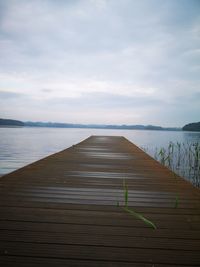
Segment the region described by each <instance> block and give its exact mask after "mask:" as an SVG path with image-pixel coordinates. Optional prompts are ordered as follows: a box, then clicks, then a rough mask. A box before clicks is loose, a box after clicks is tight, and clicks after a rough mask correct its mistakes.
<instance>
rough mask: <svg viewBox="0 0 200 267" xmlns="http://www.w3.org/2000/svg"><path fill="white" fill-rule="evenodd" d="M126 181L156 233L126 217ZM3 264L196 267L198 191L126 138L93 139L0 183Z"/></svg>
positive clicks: (199, 259) (134, 205)
mask: <svg viewBox="0 0 200 267" xmlns="http://www.w3.org/2000/svg"><path fill="white" fill-rule="evenodd" d="M124 181H125V183H126V185H127V187H128V206H129V207H130V208H131V209H133V210H134V211H136V212H138V213H139V214H143V215H144V216H145V218H148V219H149V220H151V221H152V222H153V223H154V224H155V225H156V227H157V229H152V228H151V227H150V226H149V225H148V224H146V223H145V222H144V221H143V220H141V219H140V218H138V217H135V216H132V215H130V214H129V213H127V212H126V211H124V209H123V207H124V205H125V198H124V193H125V190H124V187H123V183H124ZM177 199H178V200H177ZM0 266H9V267H10V266H11V267H12V266H22V267H24V266H44V267H45V266H48V267H50V266H58V267H59V266H89V267H90V266H105V267H106V266H117V267H118V266H125V267H126V266H127V267H128V266H136V267H137V266H139V267H141V266H147V267H153V266H154V267H158V266H160V267H164V266H165V267H166V266H171V267H172V266H200V192H199V189H197V188H194V187H193V186H192V185H191V184H190V183H189V182H186V181H184V180H183V179H182V178H180V177H177V176H175V175H174V174H173V173H172V172H171V171H169V170H168V169H167V168H165V167H163V166H161V165H160V164H159V163H157V162H156V161H155V160H153V159H152V158H151V157H150V156H148V155H147V154H145V153H144V152H143V151H142V150H140V149H139V148H138V147H136V146H135V145H134V144H132V143H130V142H129V141H128V140H127V139H125V138H124V137H117V136H115V137H114V136H91V137H90V138H88V139H86V140H84V141H83V142H81V143H79V144H77V145H75V146H73V147H70V148H68V149H66V150H64V151H61V152H59V153H56V154H54V155H52V156H49V157H47V158H45V159H42V160H40V161H38V162H35V163H33V164H31V165H28V166H26V167H24V168H22V169H19V170H17V171H15V172H13V173H10V174H8V175H5V176H3V177H1V179H0Z"/></svg>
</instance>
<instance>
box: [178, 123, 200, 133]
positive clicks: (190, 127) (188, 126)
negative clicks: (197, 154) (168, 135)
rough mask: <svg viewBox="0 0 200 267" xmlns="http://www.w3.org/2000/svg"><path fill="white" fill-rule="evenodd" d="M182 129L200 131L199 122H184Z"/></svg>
mask: <svg viewBox="0 0 200 267" xmlns="http://www.w3.org/2000/svg"><path fill="white" fill-rule="evenodd" d="M182 130H183V131H194V132H200V122H193V123H189V124H186V125H185V126H184V127H183V128H182Z"/></svg>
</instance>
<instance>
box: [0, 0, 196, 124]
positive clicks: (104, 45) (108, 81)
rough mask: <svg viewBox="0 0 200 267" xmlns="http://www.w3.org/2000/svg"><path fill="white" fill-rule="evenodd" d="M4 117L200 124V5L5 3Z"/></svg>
mask: <svg viewBox="0 0 200 267" xmlns="http://www.w3.org/2000/svg"><path fill="white" fill-rule="evenodd" d="M0 117H2V118H13V119H19V120H23V121H26V120H32V121H55V122H72V123H105V124H145V125H146V124H154V125H162V126H183V125H184V124H186V123H188V122H195V121H200V1H199V0H167V1H164V0H135V1H134V0H0Z"/></svg>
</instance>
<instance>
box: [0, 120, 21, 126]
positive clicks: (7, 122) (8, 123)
mask: <svg viewBox="0 0 200 267" xmlns="http://www.w3.org/2000/svg"><path fill="white" fill-rule="evenodd" d="M0 126H24V123H23V122H22V121H17V120H8V119H0Z"/></svg>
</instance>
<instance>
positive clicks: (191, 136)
mask: <svg viewBox="0 0 200 267" xmlns="http://www.w3.org/2000/svg"><path fill="white" fill-rule="evenodd" d="M90 135H103V136H104V137H101V138H105V136H106V135H113V136H116V135H117V136H124V137H126V138H127V139H129V140H130V141H131V142H133V143H135V144H136V145H138V146H139V147H144V148H146V149H147V150H148V151H147V152H149V153H150V154H151V153H152V154H153V153H154V152H153V151H154V150H155V148H156V147H158V148H159V147H167V146H168V144H169V142H170V141H173V142H186V141H189V142H193V141H195V142H196V141H198V142H200V133H197V132H182V131H179V132H169V131H148V130H146V131H142V130H104V129H64V128H28V127H27V128H26V127H24V128H0V175H2V174H6V173H9V172H11V171H13V170H16V169H18V168H20V167H22V166H25V165H27V164H29V163H31V162H34V161H36V160H39V159H41V158H43V157H45V156H48V155H50V154H53V153H55V152H58V151H60V150H63V149H65V148H67V147H70V146H72V145H74V144H76V143H79V142H81V141H82V140H83V139H85V138H87V137H89V136H90ZM101 138H99V141H101Z"/></svg>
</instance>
